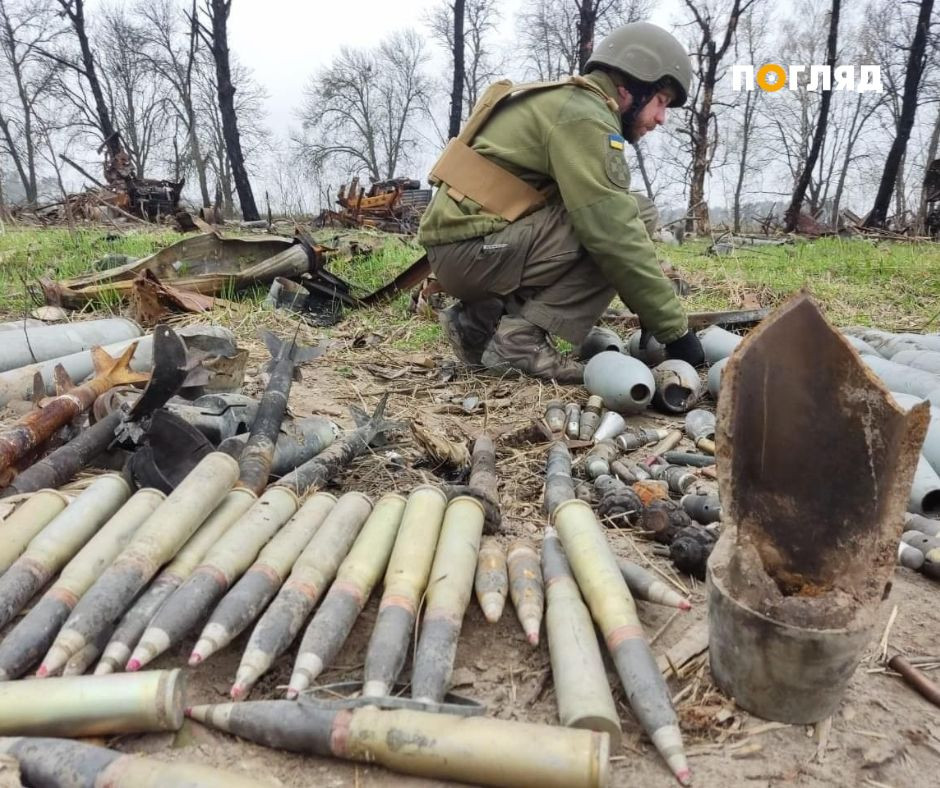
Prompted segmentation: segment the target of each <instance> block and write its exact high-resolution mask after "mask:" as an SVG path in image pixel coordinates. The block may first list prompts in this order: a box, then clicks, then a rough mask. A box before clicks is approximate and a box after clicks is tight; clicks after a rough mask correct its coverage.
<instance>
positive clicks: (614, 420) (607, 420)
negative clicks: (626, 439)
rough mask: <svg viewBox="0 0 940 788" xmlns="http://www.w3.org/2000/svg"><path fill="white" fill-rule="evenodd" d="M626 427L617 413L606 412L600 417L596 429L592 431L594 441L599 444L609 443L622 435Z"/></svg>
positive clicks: (625, 423)
mask: <svg viewBox="0 0 940 788" xmlns="http://www.w3.org/2000/svg"><path fill="white" fill-rule="evenodd" d="M626 427H627V422H626V421H624V418H623V416H621V415H620V414H619V413H617V412H615V411H612V410H608V411H607V412H606V413H605V414H604V415H603V416H602V417H601V421H600V424H598V425H597V429H596V430H594V441H595V442H596V443H601V442H602V441H609V440H611V439H613V438H615V437H617V436H618V435H620V433H622V432H623V431H624V430H625V429H626Z"/></svg>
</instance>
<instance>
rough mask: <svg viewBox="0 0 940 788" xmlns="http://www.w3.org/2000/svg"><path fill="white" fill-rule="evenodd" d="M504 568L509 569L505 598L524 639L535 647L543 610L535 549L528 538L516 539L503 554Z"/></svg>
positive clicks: (543, 601)
mask: <svg viewBox="0 0 940 788" xmlns="http://www.w3.org/2000/svg"><path fill="white" fill-rule="evenodd" d="M506 566H507V568H508V569H509V596H510V597H512V604H513V606H514V607H515V608H516V617H517V618H518V619H519V623H520V624H521V625H522V630H523V632H525V636H526V640H528V641H529V643H530V644H532V645H533V646H537V645H538V644H539V630H540V629H541V627H542V612H543V610H544V609H545V591H544V588H543V586H542V569H541V566H540V563H539V553H538V550H536V549H535V547H534V546H533V545H532V543H531V542H529V540H528V539H518V540H516V541H515V542H513V543H512V544H511V545H509V549H508V550H507V551H506Z"/></svg>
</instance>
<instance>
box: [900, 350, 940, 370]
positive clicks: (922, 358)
mask: <svg viewBox="0 0 940 788" xmlns="http://www.w3.org/2000/svg"><path fill="white" fill-rule="evenodd" d="M891 360H892V361H893V362H895V363H896V364H903V365H904V366H906V367H911V368H912V369H919V370H921V371H922V372H929V373H930V374H931V375H940V353H938V352H937V351H935V350H902V351H901V352H900V353H895V354H894V355H893V356H891Z"/></svg>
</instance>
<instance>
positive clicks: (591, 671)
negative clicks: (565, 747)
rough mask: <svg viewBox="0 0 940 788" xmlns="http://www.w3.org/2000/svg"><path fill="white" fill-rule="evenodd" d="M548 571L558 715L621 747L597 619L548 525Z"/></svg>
mask: <svg viewBox="0 0 940 788" xmlns="http://www.w3.org/2000/svg"><path fill="white" fill-rule="evenodd" d="M542 575H543V577H544V578H545V597H546V602H547V606H548V608H547V610H546V613H545V628H546V630H547V633H548V652H549V655H550V657H551V663H552V680H553V681H554V684H555V697H556V701H557V704H558V719H559V720H560V721H561V724H562V725H565V726H567V727H569V728H587V729H588V730H593V731H605V732H607V733H608V734H610V742H611V746H612V748H613V749H614V750H617V749H619V746H620V736H621V728H620V718H619V717H618V716H617V708H616V706H615V705H614V698H613V695H611V692H610V685H609V684H608V683H607V671H606V670H605V668H604V660H603V658H602V657H601V652H600V649H599V648H598V646H597V635H596V634H595V632H594V623H593V622H592V621H591V614H590V612H589V611H588V609H587V607H585V605H584V602H583V601H582V600H581V592H580V591H579V590H578V585H577V583H575V581H574V578H573V577H572V576H571V568H570V567H569V566H568V560H567V559H566V558H565V553H564V550H563V549H562V547H561V542H559V540H558V532H557V531H555V529H554V528H552V527H551V526H548V527H546V528H545V538H544V539H543V540H542Z"/></svg>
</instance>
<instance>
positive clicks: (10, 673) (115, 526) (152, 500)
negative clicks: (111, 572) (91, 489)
mask: <svg viewBox="0 0 940 788" xmlns="http://www.w3.org/2000/svg"><path fill="white" fill-rule="evenodd" d="M165 497H166V496H165V495H164V494H163V493H162V492H160V491H159V490H153V489H149V488H144V489H142V490H138V491H137V492H136V493H134V494H133V495H132V496H131V497H130V498H129V499H128V501H127V502H126V503H125V504H124V506H122V507H121V508H120V509H119V510H118V511H117V512H116V513H115V515H114V516H113V517H112V518H111V519H110V520H109V521H108V522H107V523H105V524H104V525H103V526H102V527H101V529H100V530H99V531H98V533H96V534H95V535H94V536H93V537H92V538H91V539H90V540H89V541H88V543H87V544H86V545H85V546H84V547H83V548H82V549H81V550H79V552H78V554H77V555H76V556H75V557H74V558H73V559H72V560H71V561H69V563H68V564H66V566H65V568H64V569H63V570H62V572H61V574H60V575H59V577H58V579H57V580H56V581H55V582H54V583H53V585H52V587H51V588H50V589H49V590H48V591H46V593H45V594H44V595H43V597H42V599H40V600H39V601H38V602H37V603H36V604H35V605H33V607H32V609H31V610H30V611H29V613H27V614H26V616H25V617H24V618H23V619H22V620H20V621H19V622H18V623H17V625H16V626H15V627H14V628H13V629H12V630H11V631H10V632H8V633H7V636H6V637H5V638H4V639H3V640H2V641H0V679H4V680H5V679H9V678H16V677H19V676H21V675H22V674H23V673H24V672H25V671H26V670H27V669H28V668H29V666H30V665H32V664H33V662H35V661H36V660H37V659H39V658H40V657H41V656H42V655H43V654H45V652H46V649H47V648H49V646H50V645H51V644H52V641H53V640H54V639H55V635H56V633H57V632H58V631H59V628H60V627H61V626H62V624H64V623H65V621H66V619H68V616H69V613H71V612H72V609H73V608H74V607H75V604H76V603H77V602H78V600H79V599H80V598H81V596H82V595H83V594H84V593H85V591H87V590H88V588H89V587H90V586H91V584H92V583H94V581H95V578H97V576H98V575H99V574H100V573H101V572H102V570H104V568H105V567H107V566H108V564H110V563H111V561H112V560H114V557H115V556H116V555H117V554H118V553H119V552H120V551H121V550H122V549H123V548H124V546H125V545H126V544H127V542H128V541H129V540H130V538H131V536H133V534H134V532H135V531H136V530H137V528H139V527H140V524H141V523H143V522H144V521H145V520H146V519H147V517H149V516H150V514H151V513H152V512H153V510H154V509H156V508H157V506H159V505H160V502H161V501H162V500H163V499H164V498H165Z"/></svg>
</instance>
